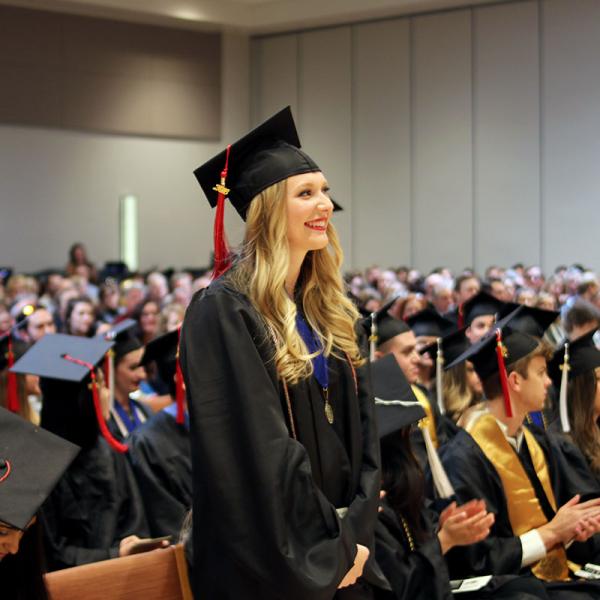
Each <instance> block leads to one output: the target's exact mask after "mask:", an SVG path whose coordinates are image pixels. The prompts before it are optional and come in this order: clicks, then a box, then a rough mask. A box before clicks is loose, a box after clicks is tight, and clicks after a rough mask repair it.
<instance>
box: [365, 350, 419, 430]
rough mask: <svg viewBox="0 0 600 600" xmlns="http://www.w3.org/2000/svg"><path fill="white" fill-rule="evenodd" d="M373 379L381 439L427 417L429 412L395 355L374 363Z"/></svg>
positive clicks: (372, 369) (372, 365) (372, 366)
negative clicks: (426, 411) (418, 397)
mask: <svg viewBox="0 0 600 600" xmlns="http://www.w3.org/2000/svg"><path fill="white" fill-rule="evenodd" d="M371 375H372V383H373V394H374V395H375V415H376V418H377V427H378V431H379V437H380V438H383V437H385V436H386V435H389V434H390V433H394V432H395V431H398V430H399V429H402V428H403V427H408V426H409V425H411V424H412V423H416V422H417V421H420V420H421V419H423V418H424V417H425V410H424V409H423V407H422V406H421V405H420V404H419V402H418V400H417V398H416V396H415V394H414V392H413V391H412V388H411V386H410V383H408V380H407V379H406V376H405V375H404V373H403V372H402V369H401V368H400V365H399V364H398V361H397V360H396V358H395V356H394V355H393V354H387V355H386V356H384V357H383V358H380V359H379V360H376V361H375V362H373V363H371Z"/></svg>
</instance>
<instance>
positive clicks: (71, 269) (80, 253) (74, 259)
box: [65, 242, 98, 283]
mask: <svg viewBox="0 0 600 600" xmlns="http://www.w3.org/2000/svg"><path fill="white" fill-rule="evenodd" d="M81 265H85V266H86V267H88V269H89V280H90V281H91V282H92V283H95V282H96V281H97V279H98V273H97V271H96V267H95V266H94V263H93V262H91V261H90V259H89V258H88V255H87V250H86V248H85V246H84V245H83V244H82V243H81V242H75V243H74V244H73V245H72V246H71V247H70V248H69V262H68V263H67V265H66V267H65V271H66V273H67V275H69V276H71V275H75V274H76V273H77V267H79V266H81Z"/></svg>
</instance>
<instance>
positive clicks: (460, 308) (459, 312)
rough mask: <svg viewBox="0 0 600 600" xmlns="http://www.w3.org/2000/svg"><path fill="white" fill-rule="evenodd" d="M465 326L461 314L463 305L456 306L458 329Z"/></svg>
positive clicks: (462, 314)
mask: <svg viewBox="0 0 600 600" xmlns="http://www.w3.org/2000/svg"><path fill="white" fill-rule="evenodd" d="M464 326H465V314H464V312H463V305H462V304H459V305H458V328H459V329H462V328H463V327H464Z"/></svg>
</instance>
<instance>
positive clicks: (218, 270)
mask: <svg viewBox="0 0 600 600" xmlns="http://www.w3.org/2000/svg"><path fill="white" fill-rule="evenodd" d="M230 150H231V144H230V145H229V146H227V154H226V158H225V167H224V168H223V170H222V171H221V183H220V184H218V185H216V186H215V187H214V188H213V189H214V190H215V191H216V192H217V213H216V215H215V224H214V227H213V243H214V250H215V266H214V269H213V274H212V278H213V279H216V278H217V277H219V276H220V275H222V274H223V273H225V271H227V269H229V267H230V266H231V256H230V253H229V245H228V244H227V238H226V236H225V222H224V221H225V199H226V197H227V194H228V193H229V190H228V189H227V187H225V182H226V180H227V170H228V168H229V152H230Z"/></svg>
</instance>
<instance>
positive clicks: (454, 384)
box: [442, 361, 482, 423]
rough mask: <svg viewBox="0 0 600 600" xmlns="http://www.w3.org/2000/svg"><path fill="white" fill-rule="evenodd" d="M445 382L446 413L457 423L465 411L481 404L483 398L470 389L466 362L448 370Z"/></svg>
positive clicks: (443, 388)
mask: <svg viewBox="0 0 600 600" xmlns="http://www.w3.org/2000/svg"><path fill="white" fill-rule="evenodd" d="M471 368H472V367H471ZM443 382H444V383H443V386H442V390H443V397H444V406H445V408H446V413H447V415H448V417H449V418H450V419H452V420H453V421H454V422H455V423H456V422H457V421H458V420H459V419H460V417H461V415H462V414H463V413H464V412H465V410H467V408H469V407H470V406H473V405H475V404H477V403H478V402H481V400H482V397H481V395H480V394H476V393H475V392H474V391H473V390H472V389H471V388H470V387H469V384H468V382H467V363H466V361H465V362H462V363H461V364H459V365H456V366H455V367H452V368H451V369H448V370H447V371H446V372H445V373H444V380H443Z"/></svg>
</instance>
